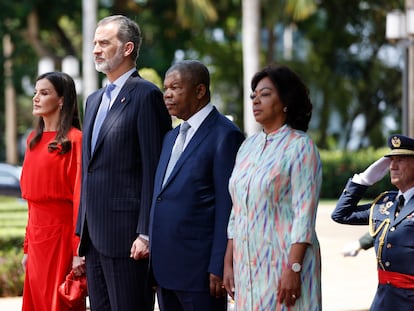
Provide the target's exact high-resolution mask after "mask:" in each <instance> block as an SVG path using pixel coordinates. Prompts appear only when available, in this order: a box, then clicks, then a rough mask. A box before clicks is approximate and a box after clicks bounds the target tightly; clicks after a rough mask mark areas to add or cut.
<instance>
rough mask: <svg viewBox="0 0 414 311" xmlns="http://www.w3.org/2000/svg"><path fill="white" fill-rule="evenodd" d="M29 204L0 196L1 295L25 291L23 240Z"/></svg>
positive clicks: (13, 294)
mask: <svg viewBox="0 0 414 311" xmlns="http://www.w3.org/2000/svg"><path fill="white" fill-rule="evenodd" d="M26 223H27V204H26V202H25V201H23V200H21V199H16V198H12V197H0V297H5V296H20V295H22V292H23V282H24V271H23V267H22V265H21V260H22V258H23V240H24V233H25V227H26Z"/></svg>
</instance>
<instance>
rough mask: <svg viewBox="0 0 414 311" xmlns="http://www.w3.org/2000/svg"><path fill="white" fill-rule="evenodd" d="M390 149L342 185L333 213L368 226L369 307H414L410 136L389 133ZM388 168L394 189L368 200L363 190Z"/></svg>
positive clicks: (401, 310) (413, 153)
mask: <svg viewBox="0 0 414 311" xmlns="http://www.w3.org/2000/svg"><path fill="white" fill-rule="evenodd" d="M388 145H389V147H390V149H391V150H390V151H389V152H388V153H387V154H386V155H385V156H384V157H382V158H381V159H379V160H377V161H376V162H374V163H373V164H371V165H370V166H369V167H368V168H367V169H366V170H365V171H364V172H362V173H360V174H355V175H354V176H353V177H352V178H351V179H350V180H349V181H348V183H347V184H346V186H345V190H344V191H343V193H342V195H341V197H340V198H339V200H338V203H337V205H336V207H335V210H334V211H333V213H332V215H331V217H332V219H333V220H334V221H336V222H339V223H342V224H351V225H362V224H368V225H369V232H370V234H371V236H372V237H373V238H374V246H375V252H376V257H377V263H378V283H379V284H378V288H377V292H376V294H375V297H374V300H373V302H372V305H371V308H370V310H371V311H387V310H392V311H394V310H398V311H405V310H407V311H408V310H410V311H412V310H414V198H413V195H414V139H412V138H410V137H407V136H403V135H392V136H391V137H390V138H389V139H388ZM388 172H390V177H391V183H392V184H393V185H394V186H396V187H397V189H398V190H397V191H387V192H384V193H382V194H380V195H379V196H378V197H377V198H376V199H375V200H374V202H372V203H370V204H360V205H358V202H359V201H360V199H361V198H362V196H363V195H364V193H365V191H366V189H367V188H368V187H369V186H371V185H373V184H374V183H375V182H377V181H379V180H380V179H382V178H383V177H384V176H385V175H386V174H387V173H388Z"/></svg>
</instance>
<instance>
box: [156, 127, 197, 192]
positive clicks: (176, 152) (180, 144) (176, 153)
mask: <svg viewBox="0 0 414 311" xmlns="http://www.w3.org/2000/svg"><path fill="white" fill-rule="evenodd" d="M190 127H191V125H190V124H189V123H188V122H183V123H182V124H181V126H180V133H179V134H178V136H177V139H176V140H175V145H174V148H173V151H172V153H171V156H170V161H169V162H168V166H167V170H166V171H165V175H164V180H163V182H162V185H164V184H165V182H166V181H167V179H168V177H169V176H170V174H171V172H172V170H173V168H174V166H175V164H176V163H177V161H178V159H179V158H180V156H181V153H183V150H184V143H185V138H186V136H187V132H188V129H189V128H190Z"/></svg>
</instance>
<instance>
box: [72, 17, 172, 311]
mask: <svg viewBox="0 0 414 311" xmlns="http://www.w3.org/2000/svg"><path fill="white" fill-rule="evenodd" d="M140 44H141V33H140V29H139V26H138V25H137V24H136V23H135V22H133V21H132V20H130V19H128V18H126V17H125V16H121V15H116V16H109V17H106V18H104V19H102V20H101V21H100V22H99V23H98V25H97V28H96V31H95V38H94V50H93V54H94V57H95V67H96V69H97V70H98V71H100V72H103V73H105V74H106V77H107V79H108V82H109V84H108V85H107V86H106V87H105V88H103V89H100V90H98V91H96V92H94V93H93V94H91V95H90V96H89V97H88V99H87V101H86V110H85V118H84V132H83V156H82V161H83V163H82V189H81V203H80V209H79V217H78V223H77V233H78V234H79V235H80V236H81V244H80V248H79V253H80V255H81V256H85V257H86V274H87V279H88V291H89V298H90V303H91V309H92V310H97V311H105V310H112V311H128V310H153V307H154V298H155V294H154V291H153V290H152V289H151V286H150V284H149V282H148V260H149V259H148V256H149V251H148V227H149V214H150V207H151V199H152V192H153V185H154V177H155V170H156V166H157V163H158V159H159V155H160V152H161V146H162V139H163V137H164V135H165V133H166V132H167V131H169V130H170V129H171V117H170V115H169V114H168V111H167V109H166V108H165V105H164V102H163V97H162V93H161V91H160V90H159V89H158V88H157V87H156V86H155V85H153V84H152V83H150V82H148V81H146V80H144V79H142V78H141V77H140V76H139V75H138V72H137V70H136V68H135V66H136V64H135V62H136V59H137V57H138V54H139V48H140Z"/></svg>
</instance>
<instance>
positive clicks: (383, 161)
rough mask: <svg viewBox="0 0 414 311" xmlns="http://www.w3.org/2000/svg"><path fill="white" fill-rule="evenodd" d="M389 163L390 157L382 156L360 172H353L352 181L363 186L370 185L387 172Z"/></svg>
mask: <svg viewBox="0 0 414 311" xmlns="http://www.w3.org/2000/svg"><path fill="white" fill-rule="evenodd" d="M390 163H391V159H390V158H388V157H382V158H380V159H378V160H377V161H375V162H374V163H372V164H371V165H370V166H368V168H367V169H366V170H365V171H363V172H362V173H359V174H355V175H354V177H353V178H352V181H353V182H355V183H357V184H361V185H364V186H372V185H373V184H375V183H376V182H377V181H380V180H381V179H382V178H383V177H384V176H385V175H386V174H387V173H388V171H389V169H390Z"/></svg>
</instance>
